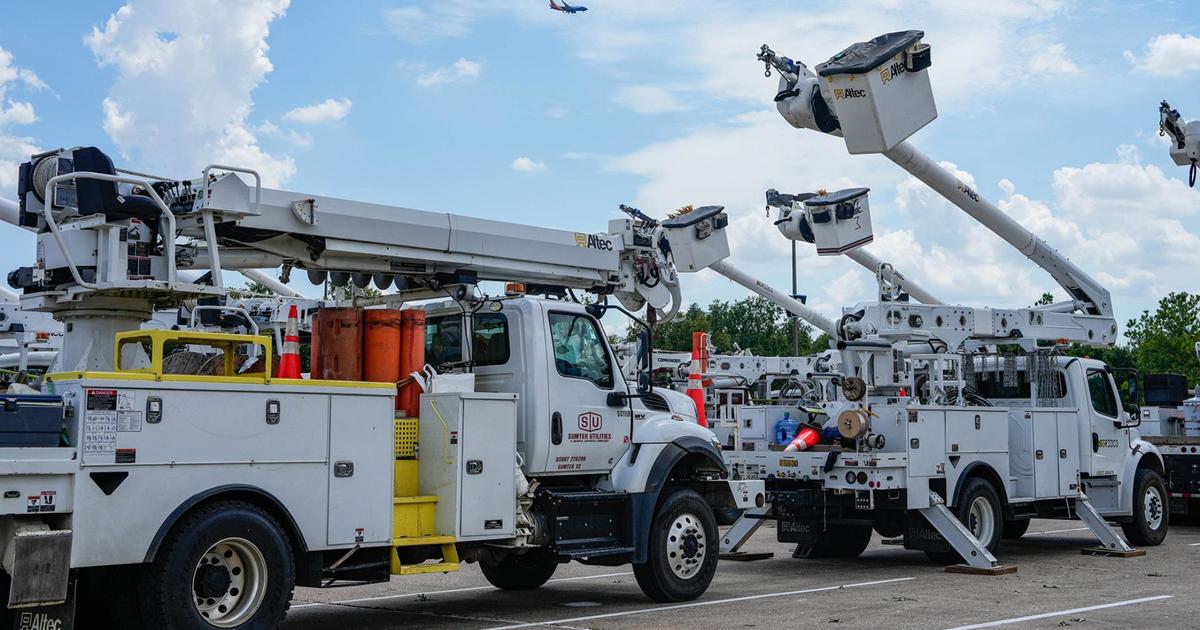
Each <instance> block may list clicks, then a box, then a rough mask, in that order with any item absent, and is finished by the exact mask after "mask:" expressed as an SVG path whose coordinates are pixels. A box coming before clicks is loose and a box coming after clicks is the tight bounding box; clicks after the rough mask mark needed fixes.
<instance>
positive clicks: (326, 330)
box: [313, 308, 362, 381]
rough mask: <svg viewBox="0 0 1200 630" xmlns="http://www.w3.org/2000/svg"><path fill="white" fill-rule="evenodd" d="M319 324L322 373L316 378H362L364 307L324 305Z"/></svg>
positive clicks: (342, 379) (317, 335)
mask: <svg viewBox="0 0 1200 630" xmlns="http://www.w3.org/2000/svg"><path fill="white" fill-rule="evenodd" d="M319 312H320V314H321V316H320V318H319V322H320V325H319V326H314V327H313V334H314V335H315V336H316V337H317V338H318V339H319V341H318V342H317V344H316V345H317V349H318V350H319V351H320V358H319V360H318V362H317V365H319V366H320V368H321V369H320V372H314V374H313V378H318V379H327V380H334V381H361V380H362V309H358V308H323V309H321V310H320V311H319Z"/></svg>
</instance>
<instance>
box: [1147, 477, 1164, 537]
mask: <svg viewBox="0 0 1200 630" xmlns="http://www.w3.org/2000/svg"><path fill="white" fill-rule="evenodd" d="M1142 507H1143V510H1144V511H1145V514H1146V525H1148V526H1149V527H1150V529H1158V528H1159V527H1162V522H1163V517H1164V516H1166V511H1165V510H1164V509H1163V500H1162V495H1161V494H1159V492H1158V488H1155V487H1154V486H1150V487H1149V488H1146V496H1144V497H1143V498H1142Z"/></svg>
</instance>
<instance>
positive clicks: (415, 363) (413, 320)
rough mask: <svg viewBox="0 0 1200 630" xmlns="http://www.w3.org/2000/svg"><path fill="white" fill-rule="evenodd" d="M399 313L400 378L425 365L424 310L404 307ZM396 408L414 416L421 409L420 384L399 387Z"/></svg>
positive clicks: (418, 371)
mask: <svg viewBox="0 0 1200 630" xmlns="http://www.w3.org/2000/svg"><path fill="white" fill-rule="evenodd" d="M401 313H402V315H401V326H400V348H401V352H400V378H407V377H408V376H409V375H410V374H412V373H413V372H417V373H420V372H421V369H422V368H424V367H425V311H422V310H419V309H405V310H403V311H401ZM396 408H397V409H399V410H401V411H403V412H404V415H406V416H408V417H409V418H416V417H417V414H419V413H420V411H421V386H420V385H418V384H416V383H415V382H413V383H409V384H407V385H405V386H404V387H401V388H400V396H399V398H397V399H396Z"/></svg>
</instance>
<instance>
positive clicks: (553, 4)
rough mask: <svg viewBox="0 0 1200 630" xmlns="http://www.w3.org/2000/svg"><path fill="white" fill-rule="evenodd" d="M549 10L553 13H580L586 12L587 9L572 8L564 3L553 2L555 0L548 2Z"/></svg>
mask: <svg viewBox="0 0 1200 630" xmlns="http://www.w3.org/2000/svg"><path fill="white" fill-rule="evenodd" d="M550 8H551V9H554V10H555V11H562V12H563V13H581V12H583V11H587V7H573V6H571V5H569V4H567V3H566V2H555V0H550Z"/></svg>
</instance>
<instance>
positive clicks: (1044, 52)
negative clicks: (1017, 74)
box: [1029, 44, 1079, 75]
mask: <svg viewBox="0 0 1200 630" xmlns="http://www.w3.org/2000/svg"><path fill="white" fill-rule="evenodd" d="M1029 72H1031V73H1032V74H1040V75H1061V74H1076V73H1078V72H1079V66H1077V65H1075V62H1074V61H1073V60H1072V59H1071V57H1070V55H1068V54H1067V46H1066V45H1065V44H1050V45H1049V46H1046V47H1045V48H1043V49H1041V50H1039V51H1037V52H1035V53H1033V55H1032V56H1031V57H1030V58H1029Z"/></svg>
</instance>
